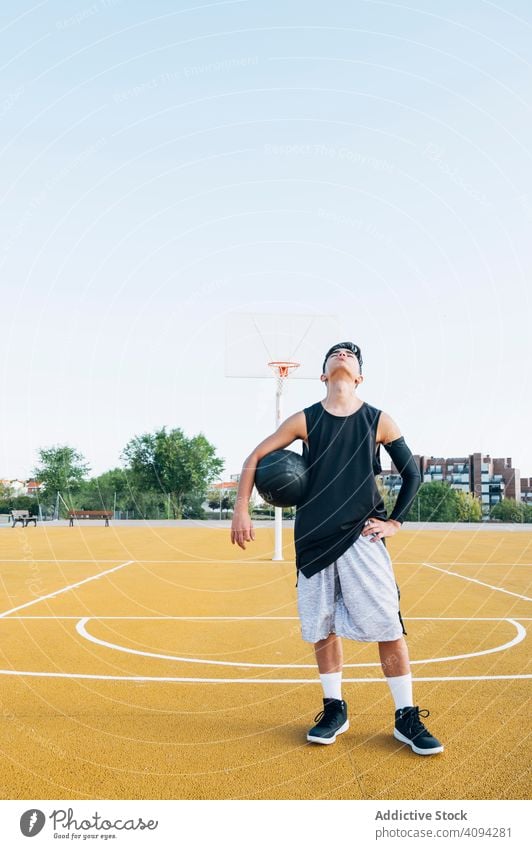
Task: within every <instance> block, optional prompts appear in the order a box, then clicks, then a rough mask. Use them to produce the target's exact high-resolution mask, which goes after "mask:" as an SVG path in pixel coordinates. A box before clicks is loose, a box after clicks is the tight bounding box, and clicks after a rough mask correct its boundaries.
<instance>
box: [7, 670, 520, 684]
mask: <svg viewBox="0 0 532 849" xmlns="http://www.w3.org/2000/svg"><path fill="white" fill-rule="evenodd" d="M0 675H16V676H20V677H29V678H74V679H84V680H87V679H88V680H91V681H124V682H126V681H127V682H131V681H153V682H170V683H173V682H177V683H184V684H315V685H316V684H317V685H319V686H321V683H320V680H319V678H318V679H317V680H316V677H314V678H172V677H166V676H165V677H163V676H157V677H155V676H152V675H88V674H84V673H81V672H28V671H20V670H14V669H0ZM528 678H532V674H531V675H459V676H456V677H452V676H444V677H438V678H413V679H412V680H413V681H515V680H521V679H528ZM342 680H343V681H344V683H347V684H357V683H366V684H384V683H386V679H385V678H384V677H382V678H343V679H342Z"/></svg>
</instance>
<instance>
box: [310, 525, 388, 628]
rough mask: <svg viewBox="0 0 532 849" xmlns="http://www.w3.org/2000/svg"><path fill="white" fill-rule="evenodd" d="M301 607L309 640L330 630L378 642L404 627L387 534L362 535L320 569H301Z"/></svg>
mask: <svg viewBox="0 0 532 849" xmlns="http://www.w3.org/2000/svg"><path fill="white" fill-rule="evenodd" d="M297 607H298V612H299V618H300V620H301V633H302V637H303V639H304V640H305V641H306V642H309V643H317V642H318V641H319V640H324V639H325V638H326V637H328V636H329V634H337V636H339V637H346V638H347V639H349V640H358V641H360V642H363V643H374V642H385V641H387V640H398V639H399V637H401V636H402V635H403V634H404V633H405V631H404V629H403V622H402V619H401V614H400V613H399V590H398V588H397V585H396V583H395V578H394V574H393V567H392V561H391V560H390V555H389V554H388V552H387V550H386V546H385V545H384V543H383V542H382V540H378V542H371V541H370V537H364V536H362V535H361V536H359V537H358V539H357V540H355V542H354V543H353V545H352V546H351V547H350V548H348V549H347V551H346V552H345V554H342V556H341V557H339V558H338V560H335V561H334V563H331V564H330V566H327V567H326V568H325V569H322V570H321V572H317V574H316V575H312V577H311V578H305V576H304V575H303V574H302V573H301V572H300V573H299V579H298V583H297Z"/></svg>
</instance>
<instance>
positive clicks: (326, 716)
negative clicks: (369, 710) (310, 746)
mask: <svg viewBox="0 0 532 849" xmlns="http://www.w3.org/2000/svg"><path fill="white" fill-rule="evenodd" d="M314 722H316V723H317V725H315V726H314V728H311V729H310V731H309V732H308V734H307V740H308V741H309V742H310V743H325V744H326V745H329V743H334V741H335V740H336V735H337V734H343V732H344V731H347V729H348V728H349V720H348V718H347V705H346V703H345V702H344V701H343V699H342V700H341V699H324V700H323V710H322V711H321V713H319V714H318V715H317V716H316V717H314Z"/></svg>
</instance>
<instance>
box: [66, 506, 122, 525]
mask: <svg viewBox="0 0 532 849" xmlns="http://www.w3.org/2000/svg"><path fill="white" fill-rule="evenodd" d="M112 516H113V511H112V510H69V511H68V518H69V520H70V521H69V526H70V527H71V528H72V527H74V519H105V527H106V528H108V527H109V519H111V518H112Z"/></svg>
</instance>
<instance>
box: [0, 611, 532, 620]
mask: <svg viewBox="0 0 532 849" xmlns="http://www.w3.org/2000/svg"><path fill="white" fill-rule="evenodd" d="M80 618H82V617H80V615H79V613H78V615H77V616H31V615H30V616H11V617H10V619H22V620H24V619H53V620H57V621H61V620H62V619H76V620H78V621H79V619H80ZM88 618H89V619H97V620H99V621H100V620H101V621H105V620H106V619H131V620H136V619H139V620H153V621H158V620H159V619H161V620H163V621H164V620H171V621H173V620H176V621H181V620H182V621H188V620H191V621H193V622H203V621H208V622H217V621H219V620H225V621H227V622H238V621H240V620H241V619H245V620H248V619H249V620H254V619H257V620H263V619H264V620H265V621H268V620H275V621H277V620H279V621H282V620H290V621H293V622H296V621H299V616H108V615H107V614H105V615H103V616H89V617H88ZM511 618H512V619H513V620H515V621H516V622H532V616H512V617H511ZM403 619H404V620H405V622H415V621H418V622H505V621H508V622H509V621H510V618H509V617H507V616H403Z"/></svg>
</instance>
